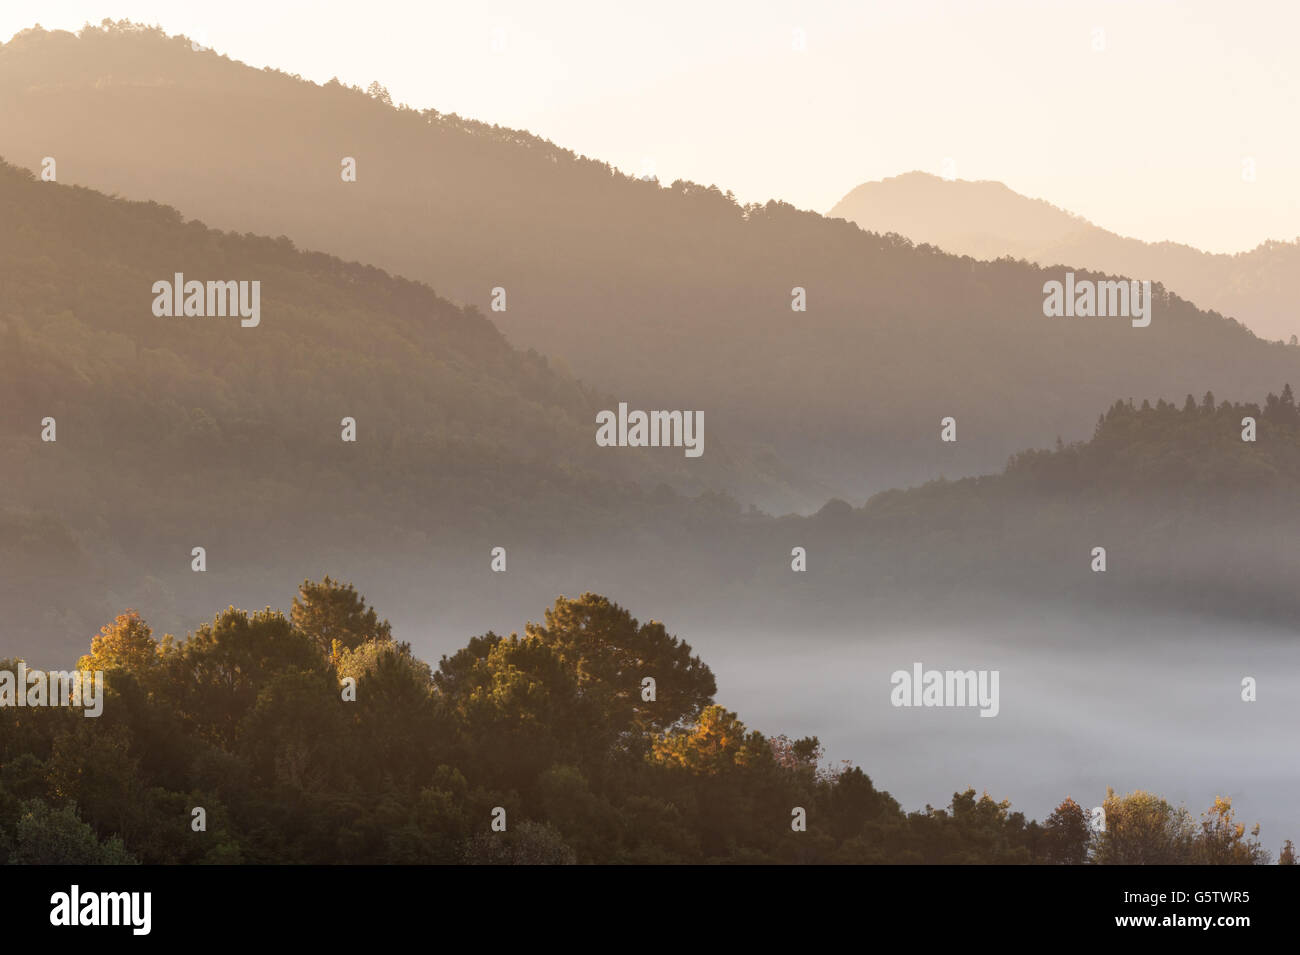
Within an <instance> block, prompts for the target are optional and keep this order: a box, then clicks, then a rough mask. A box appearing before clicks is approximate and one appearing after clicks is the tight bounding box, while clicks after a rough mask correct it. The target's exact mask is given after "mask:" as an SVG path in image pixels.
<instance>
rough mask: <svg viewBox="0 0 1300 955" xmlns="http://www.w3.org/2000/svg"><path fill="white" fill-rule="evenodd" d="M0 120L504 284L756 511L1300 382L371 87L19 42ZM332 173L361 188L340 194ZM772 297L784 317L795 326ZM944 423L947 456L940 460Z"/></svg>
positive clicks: (63, 161) (254, 219)
mask: <svg viewBox="0 0 1300 955" xmlns="http://www.w3.org/2000/svg"><path fill="white" fill-rule="evenodd" d="M0 112H3V114H4V115H5V117H6V122H5V123H4V124H3V126H2V127H0V153H3V154H5V155H7V156H8V157H9V158H10V160H11V161H14V162H18V163H21V164H22V165H25V166H27V167H29V168H37V167H39V165H40V163H41V160H42V159H43V157H44V156H45V155H50V156H53V157H54V158H56V159H57V160H58V163H59V165H58V169H59V175H60V177H61V178H62V180H63V181H68V182H77V183H81V184H85V185H90V186H93V187H95V188H99V189H103V190H105V191H110V192H119V193H121V194H124V195H128V196H132V197H136V198H148V199H155V200H159V201H163V202H168V203H171V204H173V205H175V206H177V207H178V208H180V209H181V210H182V211H183V212H184V213H185V214H186V215H188V216H195V217H198V218H200V219H202V220H203V221H205V222H208V223H210V224H212V225H215V226H218V227H221V228H227V229H238V230H240V231H245V230H248V231H253V232H257V233H263V234H269V235H280V234H285V235H288V236H290V237H291V238H292V239H294V241H295V242H297V243H299V244H300V245H303V246H306V247H311V248H319V249H323V250H326V251H330V252H333V253H336V254H339V255H342V256H344V257H345V258H349V259H357V260H360V261H364V262H370V263H374V264H376V265H379V266H382V267H384V268H386V269H390V270H393V271H395V272H398V273H400V274H402V275H407V276H410V277H412V278H417V279H421V280H425V281H428V282H429V283H430V284H431V285H432V286H433V287H434V288H436V289H438V291H439V292H440V293H441V294H443V295H446V296H448V297H450V298H452V299H453V300H456V301H461V302H466V303H471V304H477V305H479V306H480V307H482V308H484V309H486V308H487V307H488V306H489V302H490V298H491V290H492V289H493V288H496V287H502V288H505V289H506V291H507V293H508V307H507V309H506V310H505V311H501V312H492V313H491V317H492V319H493V321H494V322H495V323H496V324H497V325H498V326H499V327H500V328H501V329H502V331H503V332H504V333H505V334H506V335H507V336H509V338H510V339H511V340H512V341H514V342H517V343H519V344H521V345H523V346H531V347H534V348H537V349H538V350H539V351H541V352H542V353H544V354H546V355H549V356H553V357H555V358H556V359H563V361H564V362H566V363H567V366H568V367H569V368H571V369H572V370H573V372H574V373H575V374H576V375H578V376H579V377H581V378H582V379H583V380H585V381H588V382H590V383H592V384H593V385H595V386H597V387H599V388H601V389H603V390H604V391H606V392H609V393H616V394H617V395H618V397H619V398H622V399H626V400H628V401H629V402H631V403H632V406H633V407H650V408H698V409H703V410H704V411H705V414H706V419H707V420H708V422H709V428H710V430H711V433H712V434H714V435H719V436H725V437H726V440H727V441H728V443H729V446H730V447H731V448H732V449H733V452H734V453H735V454H736V455H737V457H738V458H743V459H744V460H745V462H746V466H745V467H744V468H743V469H740V472H739V474H738V475H737V481H736V483H729V484H726V485H719V486H725V487H726V488H727V489H728V490H729V491H731V493H733V494H734V495H735V496H736V497H737V499H738V500H740V501H741V502H742V503H744V504H748V503H750V502H751V501H752V502H755V503H757V504H758V505H759V506H761V507H763V508H764V509H766V510H769V511H771V512H773V513H783V512H785V511H788V510H791V509H800V510H803V511H804V512H810V511H812V510H814V509H816V508H817V507H818V506H820V504H821V503H822V502H824V501H825V500H826V499H827V498H828V497H832V496H839V497H842V498H845V499H847V500H851V501H854V502H858V501H861V500H865V499H866V497H867V496H869V495H870V494H871V493H874V492H876V491H880V490H883V489H886V488H889V487H893V486H898V485H906V484H912V483H917V482H919V481H924V480H928V479H930V478H933V477H934V476H935V475H937V474H947V475H950V476H958V475H963V474H973V473H980V472H986V471H989V470H993V469H996V468H998V467H1000V466H1001V465H1002V463H1003V462H1005V460H1006V459H1007V457H1008V456H1009V455H1011V454H1013V453H1015V452H1017V451H1019V450H1021V449H1023V448H1026V447H1037V446H1042V445H1044V444H1047V443H1050V442H1051V441H1052V440H1054V439H1055V438H1056V436H1057V435H1061V436H1062V437H1064V438H1065V439H1067V440H1070V439H1076V438H1081V437H1084V436H1085V435H1086V434H1087V433H1088V431H1089V429H1090V428H1091V424H1092V419H1093V417H1094V416H1095V414H1096V409H1098V408H1101V407H1105V406H1106V405H1108V404H1109V403H1110V402H1111V401H1113V400H1114V399H1115V398H1116V397H1127V396H1129V395H1150V396H1152V397H1156V396H1159V395H1181V394H1184V393H1186V392H1187V391H1188V390H1196V391H1197V392H1198V393H1200V392H1202V391H1204V390H1206V389H1210V390H1213V391H1214V393H1215V394H1216V395H1219V396H1221V397H1224V398H1231V399H1234V400H1242V399H1245V398H1248V397H1250V396H1252V395H1254V394H1255V393H1256V388H1257V383H1258V382H1260V381H1270V382H1271V381H1287V380H1292V381H1296V380H1300V350H1290V349H1287V348H1283V347H1281V346H1276V345H1272V344H1269V343H1266V342H1263V341H1260V340H1258V339H1256V338H1255V337H1254V336H1252V335H1251V334H1250V333H1249V332H1247V331H1246V330H1245V329H1244V328H1242V327H1241V326H1239V325H1237V324H1236V323H1235V322H1233V321H1231V320H1228V319H1224V318H1221V317H1220V316H1218V315H1214V314H1211V313H1206V312H1203V311H1200V310H1198V309H1196V308H1195V307H1193V306H1192V305H1191V304H1189V303H1187V302H1186V301H1183V300H1181V299H1179V298H1177V297H1176V296H1169V295H1166V294H1165V293H1164V292H1163V290H1160V291H1158V293H1157V297H1156V302H1155V315H1154V318H1153V321H1152V324H1151V326H1150V327H1148V328H1141V329H1135V328H1132V327H1130V326H1129V324H1128V323H1127V322H1125V321H1123V320H1114V319H1049V318H1046V317H1044V315H1043V313H1042V307H1041V306H1042V299H1043V292H1042V287H1043V284H1044V282H1045V281H1047V280H1048V279H1050V278H1059V275H1058V274H1057V272H1048V271H1045V270H1041V269H1038V268H1036V267H1033V266H1029V265H1026V264H1024V263H1017V262H1008V261H1002V262H993V263H977V262H974V261H972V260H968V259H961V258H957V257H955V256H951V255H947V254H943V253H940V252H939V251H937V250H935V249H933V248H924V247H914V246H913V245H912V244H911V243H910V242H909V241H907V240H906V239H903V238H900V237H898V236H880V235H875V234H870V233H865V232H863V231H862V230H860V229H858V228H857V227H855V226H853V225H852V224H850V223H847V222H843V221H839V220H831V219H826V218H823V217H822V216H819V215H816V214H813V213H809V212H800V211H798V210H796V209H793V208H791V207H790V206H788V205H785V204H783V203H778V202H769V203H767V204H765V205H759V204H755V205H748V206H741V205H738V204H737V203H736V202H734V201H733V200H732V199H731V198H730V197H729V196H728V195H727V194H726V193H725V192H724V191H722V190H721V189H718V188H716V187H708V188H705V187H703V186H700V185H696V184H693V183H687V182H680V181H679V182H676V183H673V184H672V186H671V187H668V188H665V187H663V186H661V185H659V184H658V183H654V182H643V181H639V180H636V179H633V178H630V177H627V176H624V175H621V174H619V173H617V172H615V171H614V170H613V169H611V168H610V167H609V166H608V165H607V164H606V163H601V162H596V161H593V160H590V159H586V158H583V157H579V156H575V155H574V154H573V153H571V152H569V151H567V150H564V149H561V148H558V147H556V146H553V145H551V144H549V143H546V142H543V141H541V140H539V139H537V138H536V137H534V136H531V135H529V134H527V133H523V132H519V131H515V130H508V129H501V128H499V127H494V126H488V125H486V124H482V123H475V122H473V121H469V120H465V119H462V118H460V117H456V116H445V115H442V114H440V113H437V112H436V111H433V110H427V111H419V110H415V109H411V108H407V107H401V106H394V105H392V104H391V103H389V102H388V101H387V97H386V95H385V94H384V93H383V92H382V90H381V89H379V88H378V87H376V89H375V92H374V94H373V95H367V94H366V93H365V92H363V91H361V90H359V89H349V88H347V87H344V86H342V85H339V84H337V83H329V84H326V85H324V86H316V85H314V84H312V83H309V82H306V81H303V80H301V79H299V78H295V77H291V76H287V75H285V74H282V73H278V72H275V71H273V70H255V69H252V68H249V67H247V66H244V65H243V64H240V63H237V62H233V61H230V60H228V59H226V58H223V57H221V56H219V55H217V54H216V53H213V52H210V51H209V52H195V51H194V50H193V49H192V47H191V45H190V43H189V42H188V41H186V40H185V39H183V38H167V37H165V36H163V35H161V34H158V33H155V32H152V31H150V30H147V29H142V28H132V27H130V26H125V25H123V26H118V27H116V28H113V29H110V30H107V31H106V30H102V29H98V28H91V29H89V30H87V31H85V32H84V33H83V34H82V35H81V36H80V37H77V36H73V35H72V34H68V33H48V32H39V33H38V32H28V33H25V34H23V35H20V36H18V37H17V38H15V39H14V40H12V41H11V42H10V43H8V44H6V45H4V46H3V47H2V48H0ZM160 116H166V117H168V123H169V126H168V129H169V135H168V136H165V137H160V136H158V135H157V123H158V117H160ZM214 129H218V130H226V129H238V130H239V131H240V135H238V136H214V135H212V130H214ZM37 143H39V144H40V146H39V148H38V147H37V146H35V145H34V144H37ZM191 144H201V145H191ZM37 153H39V155H38V154H37ZM344 157H353V158H355V159H356V162H357V181H356V182H343V181H342V179H341V175H340V164H341V161H342V160H343V159H344ZM1071 264H1072V265H1074V266H1076V272H1079V269H1078V268H1077V266H1080V265H1084V266H1086V265H1088V264H1089V263H1087V262H1083V263H1071ZM1058 271H1059V270H1058ZM1132 277H1133V278H1136V279H1148V278H1159V276H1158V275H1156V276H1152V275H1147V274H1135V275H1133V276H1132ZM795 287H801V288H804V289H805V290H806V292H807V311H806V312H795V311H792V310H791V303H792V289H793V288H795ZM948 415H952V416H955V417H956V418H957V419H958V421H959V426H960V431H959V435H960V437H959V440H958V441H957V442H956V443H955V444H942V443H940V442H939V441H937V440H936V433H937V431H938V428H939V421H940V419H941V418H943V417H945V416H948ZM742 449H744V450H742ZM748 449H754V450H753V451H752V452H751V451H750V450H748ZM764 449H766V451H767V453H766V454H764V453H763V450H764ZM711 453H712V452H711V451H710V452H707V453H706V454H705V456H704V458H703V459H701V460H704V461H707V460H708V459H709V455H710V454H711ZM692 473H698V472H692Z"/></svg>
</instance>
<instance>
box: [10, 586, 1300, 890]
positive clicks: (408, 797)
mask: <svg viewBox="0 0 1300 955" xmlns="http://www.w3.org/2000/svg"><path fill="white" fill-rule="evenodd" d="M77 665H78V666H79V667H81V668H84V669H89V670H102V671H104V672H105V674H106V680H107V691H106V698H105V699H104V702H103V710H102V715H100V716H99V717H97V718H93V719H87V718H85V717H84V716H83V715H82V714H81V713H80V712H79V711H77V710H73V709H69V708H66V707H44V708H42V707H36V708H30V709H16V708H3V709H0V861H7V862H10V863H80V864H86V863H131V862H144V863H263V864H266V863H340V862H342V863H412V864H416V863H470V864H527V863H551V864H564V863H575V862H576V863H700V862H730V863H765V862H787V863H790V862H793V863H1043V864H1079V863H1084V862H1095V863H1100V864H1135V863H1168V864H1179V863H1203V864H1260V863H1266V862H1268V861H1270V858H1271V857H1270V854H1269V852H1268V851H1267V850H1265V848H1264V847H1263V845H1262V844H1261V842H1260V839H1259V831H1258V827H1255V828H1254V829H1253V830H1251V831H1250V832H1249V833H1247V830H1246V827H1245V826H1244V825H1242V824H1240V823H1238V822H1237V821H1236V819H1235V814H1234V810H1233V808H1232V805H1231V801H1230V800H1224V799H1216V800H1215V801H1214V804H1213V805H1212V806H1211V807H1210V808H1209V809H1207V811H1206V812H1205V813H1204V814H1203V815H1202V816H1201V817H1200V819H1199V820H1198V819H1195V818H1194V817H1193V816H1192V815H1191V814H1190V813H1189V812H1188V811H1187V810H1186V809H1184V808H1182V807H1174V806H1171V805H1169V804H1168V803H1167V802H1165V801H1164V800H1162V799H1161V798H1159V797H1158V796H1156V795H1153V794H1151V793H1147V792H1142V791H1138V792H1134V793H1131V794H1129V795H1127V796H1124V795H1120V794H1116V793H1114V792H1111V793H1109V794H1108V795H1107V797H1106V799H1105V801H1104V803H1103V804H1102V808H1103V809H1104V811H1105V816H1106V820H1107V825H1106V827H1105V830H1104V832H1097V831H1094V830H1093V829H1090V828H1089V817H1090V810H1085V809H1084V808H1083V807H1081V806H1080V804H1079V803H1078V802H1076V801H1075V800H1074V799H1071V798H1066V799H1065V800H1064V801H1063V802H1062V803H1061V805H1060V806H1059V807H1058V808H1057V809H1056V810H1055V811H1054V812H1053V813H1052V814H1051V815H1050V816H1049V817H1048V818H1047V819H1046V820H1044V821H1042V822H1041V823H1040V822H1035V821H1030V820H1027V819H1026V818H1025V817H1024V815H1023V814H1021V813H1019V812H1016V811H1013V809H1012V807H1011V804H1010V802H1009V801H1007V800H1001V801H999V800H997V799H995V798H993V797H992V796H990V795H989V794H988V793H987V792H986V793H984V794H982V795H979V794H977V790H975V789H966V790H963V791H960V792H955V793H954V794H953V797H952V802H951V804H950V805H949V806H947V807H945V808H942V809H936V808H933V807H930V806H926V807H925V808H924V809H923V810H919V811H912V812H907V811H905V810H904V809H903V807H901V806H900V805H899V804H898V803H897V802H896V801H895V800H894V799H893V798H892V797H891V796H890V795H889V794H888V793H887V792H885V791H883V790H881V789H878V788H877V787H876V785H875V784H874V783H873V781H872V779H871V778H870V777H869V776H868V775H867V774H866V773H865V772H863V770H862V769H861V768H859V767H856V766H847V765H839V766H834V767H832V766H827V765H823V764H822V752H821V747H820V743H819V741H818V740H817V739H816V738H815V737H809V738H804V739H797V740H791V739H789V738H786V737H783V736H775V737H767V736H764V735H763V734H761V733H759V732H756V731H754V730H751V729H749V728H748V727H746V725H745V724H744V722H742V720H741V719H740V717H739V716H738V715H737V714H736V713H733V712H730V711H728V710H726V709H725V708H724V707H722V706H720V705H718V704H717V703H716V701H715V700H714V693H715V689H716V684H715V681H714V677H713V674H712V672H711V671H710V669H709V668H708V666H707V665H705V663H704V662H703V661H702V660H700V658H699V657H698V656H695V655H694V654H693V652H692V650H691V647H690V646H689V645H688V644H686V643H685V642H683V641H682V640H680V639H679V638H677V637H675V636H672V635H671V634H669V633H668V632H667V630H666V629H665V628H664V626H663V624H661V623H657V622H654V621H651V622H647V623H644V624H643V623H639V622H638V621H637V620H636V619H634V618H633V617H632V616H631V615H630V614H629V613H627V611H625V610H623V609H622V608H621V607H619V606H618V605H616V604H614V603H612V602H610V601H609V600H607V599H606V598H604V597H600V596H597V595H595V594H584V595H583V596H581V597H580V598H577V599H573V600H566V599H564V598H560V599H559V600H557V601H556V602H555V604H554V605H553V606H552V607H551V608H550V609H549V610H547V612H546V614H545V619H544V622H542V623H539V624H529V625H528V626H527V627H526V628H525V630H524V632H523V633H522V634H511V635H510V636H509V637H502V636H499V635H497V634H494V633H490V632H489V633H486V634H484V635H482V636H479V637H474V638H473V639H471V640H470V641H469V642H468V643H467V644H466V645H465V646H464V647H463V648H461V649H460V650H458V651H457V652H455V653H453V654H450V655H447V656H444V657H443V658H442V660H441V661H440V662H439V664H438V666H437V668H436V669H435V668H431V667H430V666H429V665H428V664H426V663H424V662H423V661H421V660H419V659H418V658H416V657H415V656H414V655H413V654H412V652H411V650H410V647H409V645H408V644H405V643H403V642H400V641H398V640H397V639H395V638H394V635H393V632H392V628H391V626H390V625H389V624H388V622H387V621H386V620H381V619H380V618H379V617H378V615H377V614H376V613H375V611H374V609H373V608H371V607H369V606H368V605H367V603H366V601H365V599H364V598H363V597H362V596H360V595H359V594H358V593H357V592H356V591H355V589H353V588H352V587H351V586H350V585H343V584H340V583H337V582H335V581H332V580H330V579H329V578H326V579H325V580H323V581H321V582H319V583H312V582H310V581H308V582H304V583H303V585H302V586H301V587H300V588H299V592H298V594H297V596H296V597H295V598H294V600H293V605H292V608H291V610H290V612H289V614H288V615H287V616H286V615H285V614H283V613H281V612H279V611H274V610H271V609H269V608H268V609H266V610H264V611H259V612H256V613H248V612H246V611H242V610H236V609H235V608H233V607H231V608H229V609H227V610H225V611H222V612H221V613H219V614H217V615H216V617H215V618H214V619H213V620H212V622H211V623H210V624H207V625H205V626H203V627H201V628H199V629H198V630H197V631H196V632H194V633H191V634H190V635H189V636H188V637H186V638H185V639H183V640H175V639H173V638H172V637H171V636H163V637H161V638H156V637H155V635H154V634H153V632H152V630H151V628H150V627H149V625H148V623H147V622H146V621H145V620H144V619H143V618H142V617H141V616H140V615H138V614H136V613H125V614H122V615H120V616H119V617H118V618H117V619H116V620H115V621H114V622H113V623H111V624H109V625H107V626H105V627H104V628H103V629H102V630H101V631H100V633H99V634H98V635H97V636H96V637H95V638H94V640H93V641H92V643H91V646H90V652H89V653H88V654H86V655H85V656H83V657H82V658H81V660H80V661H79V662H78V664H77ZM16 666H17V661H15V660H0V670H6V669H7V670H10V671H13V670H14V669H15V668H16ZM647 677H650V678H652V679H653V680H654V681H655V686H656V690H657V692H656V693H654V694H653V698H652V699H648V698H647V696H646V694H645V693H644V692H643V686H644V680H645V678H647ZM349 681H352V683H351V686H349ZM349 691H350V692H351V698H349ZM196 810H201V811H202V812H201V813H199V812H197V811H196ZM799 810H802V813H803V817H802V818H803V819H804V820H805V821H806V825H804V826H796V824H795V822H794V820H795V819H796V818H797V816H798V811H799ZM494 820H498V823H497V826H496V828H494V827H493V821H494ZM1274 838H1276V836H1274ZM1279 861H1281V862H1285V863H1294V852H1293V850H1292V848H1291V843H1290V841H1289V840H1288V841H1287V842H1285V843H1283V844H1282V845H1281V851H1280V852H1279Z"/></svg>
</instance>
